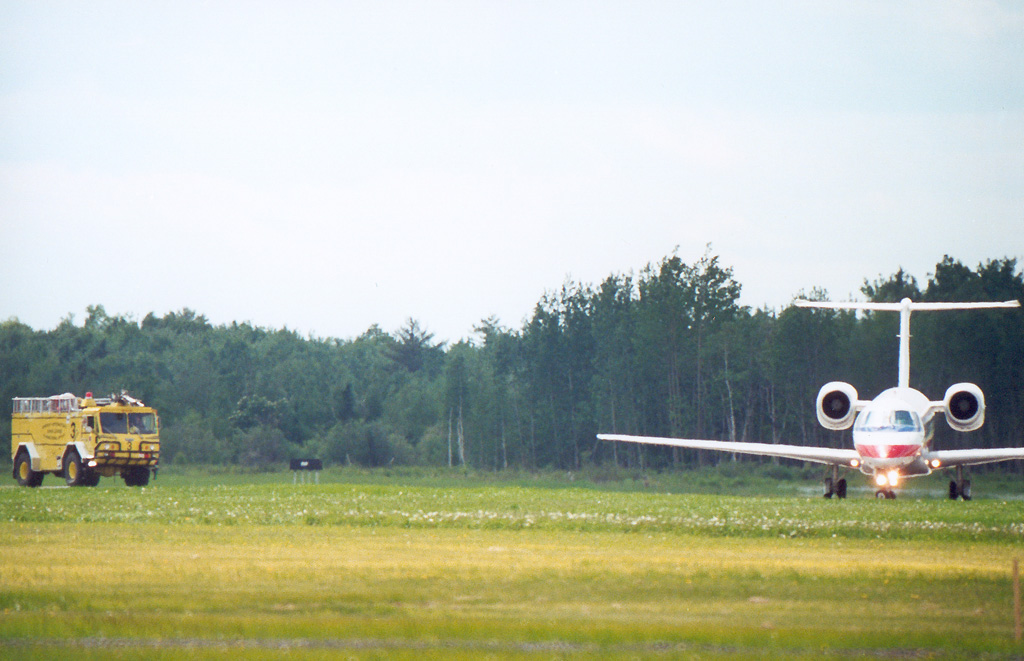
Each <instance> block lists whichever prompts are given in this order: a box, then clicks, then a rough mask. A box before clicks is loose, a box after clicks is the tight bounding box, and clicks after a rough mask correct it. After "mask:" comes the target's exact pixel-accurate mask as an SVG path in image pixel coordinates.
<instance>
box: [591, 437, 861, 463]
mask: <svg viewBox="0 0 1024 661" xmlns="http://www.w3.org/2000/svg"><path fill="white" fill-rule="evenodd" d="M597 437H598V438H599V439H601V440H603V441H623V442H626V443H645V444H647V445H670V446H673V447H677V448H689V449H692V450H717V451H719V452H737V453H740V454H757V455H762V456H765V457H784V458H786V459H798V460H800V461H814V462H817V463H819V464H832V465H843V464H845V465H847V466H849V465H851V464H852V463H853V462H854V461H859V460H860V455H858V454H857V451H856V450H841V449H836V448H816V447H806V446H802V445H776V444H773V443H740V442H733V441H703V440H699V439H692V438H662V437H659V436H629V435H625V434H598V435H597Z"/></svg>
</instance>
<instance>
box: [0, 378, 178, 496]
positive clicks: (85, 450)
mask: <svg viewBox="0 0 1024 661" xmlns="http://www.w3.org/2000/svg"><path fill="white" fill-rule="evenodd" d="M159 432H160V429H159V419H158V417H157V413H156V409H153V408H152V407H149V406H146V405H145V404H143V403H142V402H140V401H139V400H137V399H135V398H134V397H131V396H130V395H128V393H126V392H121V394H119V395H111V396H110V397H102V398H101V397H96V398H94V397H93V396H92V393H91V392H89V393H86V394H85V397H83V398H78V397H76V396H75V395H73V394H71V393H64V394H63V395H54V396H53V397H15V398H14V400H13V412H12V415H11V458H12V459H13V460H14V479H15V480H17V482H18V484H20V485H21V486H24V487H38V486H39V485H40V484H42V483H43V477H44V476H45V475H46V474H47V473H52V474H54V475H58V476H60V477H63V478H64V481H65V482H67V484H68V486H72V487H78V486H90V487H94V486H96V485H97V484H99V481H100V477H101V476H102V477H113V476H115V475H120V476H121V477H122V478H124V483H125V484H127V485H128V486H130V487H133V486H134V487H139V486H146V485H147V484H149V475H150V471H155V470H156V468H157V464H158V463H159V460H160V433H159Z"/></svg>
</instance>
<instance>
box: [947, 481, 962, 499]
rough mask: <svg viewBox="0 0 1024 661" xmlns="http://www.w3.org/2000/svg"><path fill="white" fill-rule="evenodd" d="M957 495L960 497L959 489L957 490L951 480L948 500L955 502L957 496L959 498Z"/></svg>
mask: <svg viewBox="0 0 1024 661" xmlns="http://www.w3.org/2000/svg"><path fill="white" fill-rule="evenodd" d="M959 495H960V489H959V488H957V486H956V482H954V481H953V480H950V481H949V499H950V500H956V499H957V496H959Z"/></svg>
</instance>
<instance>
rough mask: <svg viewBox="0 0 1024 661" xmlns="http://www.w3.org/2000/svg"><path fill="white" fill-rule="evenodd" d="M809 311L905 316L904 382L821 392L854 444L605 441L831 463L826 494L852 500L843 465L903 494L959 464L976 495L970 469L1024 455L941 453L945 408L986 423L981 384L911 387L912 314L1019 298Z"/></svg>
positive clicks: (827, 410)
mask: <svg viewBox="0 0 1024 661" xmlns="http://www.w3.org/2000/svg"><path fill="white" fill-rule="evenodd" d="M794 305H796V306H797V307H801V308H825V309H832V310H870V311H884V312H899V313H900V334H899V373H898V377H897V379H898V385H897V386H896V387H895V388H889V389H888V390H885V391H883V392H882V393H881V394H879V395H878V396H877V397H875V398H874V399H872V400H862V399H860V397H859V396H858V394H857V390H856V389H855V388H854V387H853V386H852V385H850V384H849V383H845V382H842V381H832V382H830V383H826V384H825V385H824V386H822V387H821V390H819V391H818V397H817V401H816V402H815V407H816V409H817V416H818V422H819V423H821V425H822V426H823V427H825V428H826V429H830V430H843V429H849V428H850V427H851V426H852V427H853V449H852V450H851V449H839V448H822V447H806V446H799V445H779V444H772V443H748V442H734V441H712V440H700V439H685V438H663V437H654V436H632V435H626V434H598V435H597V437H598V438H599V439H601V440H605V441H624V442H629V443H644V444H651V445H667V446H673V447H679V448H689V449H696V450H717V451H721V452H730V453H741V454H753V455H762V456H769V457H783V458H786V459H798V460H801V461H811V462H817V463H821V464H826V465H829V466H831V467H832V471H831V476H829V477H826V478H825V484H824V486H825V493H824V495H825V497H826V498H831V497H833V496H836V497H837V498H846V479H845V478H840V477H839V470H840V468H844V469H851V468H853V469H859V470H860V472H861V473H863V474H865V475H868V476H870V477H871V479H872V481H873V483H874V485H875V486H876V487H877V490H876V492H875V496H876V497H877V498H895V497H896V492H895V488H896V487H897V486H898V485H899V483H900V480H901V479H902V478H905V477H916V476H920V475H929V474H930V473H931V472H932V471H933V470H937V469H948V468H955V469H956V479H955V480H952V481H950V483H949V497H950V499H952V500H956V499H957V498H958V497H959V498H961V499H963V500H970V499H971V481H970V480H967V479H964V473H963V467H964V466H971V465H975V464H985V463H992V462H996V461H1011V460H1015V459H1017V460H1020V459H1024V448H995V449H976V450H934V449H932V447H931V441H932V437H933V435H934V432H935V420H934V418H935V415H936V414H937V413H942V414H943V415H944V416H945V418H946V422H947V423H948V424H949V426H950V427H952V428H953V429H955V430H956V431H962V432H967V431H974V430H976V429H978V428H979V427H981V425H982V424H983V423H984V422H985V396H984V394H983V393H982V392H981V389H980V388H979V387H978V386H976V385H975V384H973V383H957V384H954V385H952V386H950V387H949V388H948V389H947V390H946V394H945V396H944V397H943V398H942V400H939V401H933V400H929V399H928V398H927V397H926V396H925V395H924V394H923V393H921V392H920V391H918V390H915V389H914V388H911V387H910V313H911V312H923V311H935V310H977V309H984V308H1016V307H1020V302H1019V301H1003V302H995V303H915V302H913V301H911V300H910V299H909V298H904V299H903V300H902V301H900V302H899V303H870V302H838V303H833V302H829V301H806V300H796V301H794Z"/></svg>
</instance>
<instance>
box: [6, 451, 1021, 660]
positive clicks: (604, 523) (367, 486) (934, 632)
mask: <svg viewBox="0 0 1024 661" xmlns="http://www.w3.org/2000/svg"><path fill="white" fill-rule="evenodd" d="M533 480H535V481H533ZM105 482H107V486H106V487H101V488H96V489H20V488H0V558H2V561H0V656H2V657H3V658H82V659H91V658H101V657H102V658H104V659H109V658H115V659H117V658H165V657H166V658H172V657H173V658H180V656H181V655H182V654H187V655H188V656H190V657H192V658H223V657H225V656H239V655H244V656H245V657H246V658H300V659H307V658H308V659H317V658H337V656H339V655H341V656H343V657H355V658H413V657H415V658H441V657H444V658H480V657H481V656H484V657H487V656H492V657H497V658H578V657H624V658H680V657H683V658H686V657H694V658H753V657H758V658H820V657H821V656H834V657H843V658H845V657H848V656H850V655H853V656H861V655H872V656H882V657H883V658H885V657H888V656H910V655H914V656H927V657H937V658H960V657H962V656H981V657H982V658H1014V656H1015V655H1017V656H1019V655H1021V654H1024V647H1021V646H1019V645H1015V644H1014V642H1013V622H1012V612H1011V604H1012V598H1011V585H1010V567H1011V563H1012V560H1013V559H1014V558H1015V557H1018V556H1024V553H1022V550H1024V523H1022V521H1024V503H1022V502H1021V501H1018V500H1007V501H1005V502H1004V501H1002V500H975V501H972V502H970V503H963V502H950V501H947V500H942V499H939V498H903V499H901V500H896V501H876V500H874V499H873V498H866V497H864V498H851V499H849V500H847V501H826V500H825V499H822V498H820V497H817V496H795V495H786V496H772V497H763V496H762V497H741V496H716V495H707V494H699V493H698V494H679V493H666V492H663V491H660V492H651V490H652V487H651V485H650V482H648V484H647V485H646V486H642V485H641V486H638V487H637V488H633V486H635V485H630V484H629V483H626V482H622V481H618V482H616V481H612V480H608V481H606V482H604V483H599V482H595V481H591V480H581V479H580V478H579V477H578V476H574V477H573V478H572V479H571V480H570V478H569V477H568V476H546V477H544V478H536V479H535V478H534V477H533V476H529V475H522V476H514V477H512V478H511V479H510V480H509V481H508V482H507V483H502V482H498V481H495V480H494V479H493V478H490V477H488V476H474V475H469V476H466V475H456V476H452V475H451V474H449V473H445V472H439V473H430V472H420V473H418V474H407V475H404V476H403V475H400V474H395V473H392V474H391V475H384V474H383V472H381V471H377V472H358V471H339V472H337V473H335V472H328V473H324V474H322V475H321V482H322V483H321V484H319V485H313V484H305V485H302V484H298V485H293V484H292V483H291V474H290V473H278V474H259V475H244V474H229V475H212V476H211V475H196V474H192V473H187V472H182V473H179V474H177V475H175V474H173V473H171V472H169V473H168V474H165V475H161V476H160V478H159V479H158V480H157V481H156V482H154V483H152V484H151V486H149V487H146V488H143V489H128V488H125V487H123V486H117V485H116V483H114V482H113V481H105ZM218 482H228V483H227V484H217V483H218ZM581 482H582V484H581ZM976 484H977V482H976ZM645 489H647V490H645Z"/></svg>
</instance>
